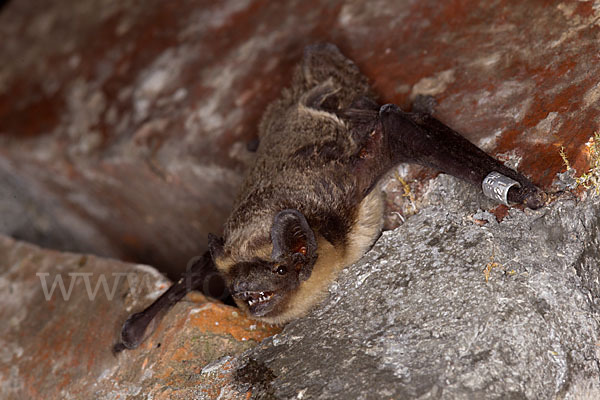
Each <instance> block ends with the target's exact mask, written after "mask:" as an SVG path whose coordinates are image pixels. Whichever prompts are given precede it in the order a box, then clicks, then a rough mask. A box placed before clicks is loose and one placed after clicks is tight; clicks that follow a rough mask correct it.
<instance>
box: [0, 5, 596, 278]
mask: <svg viewBox="0 0 600 400" xmlns="http://www.w3.org/2000/svg"><path fill="white" fill-rule="evenodd" d="M596 19H597V11H596V9H595V8H594V6H593V3H592V2H570V1H567V2H561V3H553V4H548V3H546V2H520V1H517V0H508V1H502V2H498V3H489V2H479V3H473V2H471V1H462V0H461V1H451V2H445V3H439V2H437V1H419V2H410V1H404V2H395V3H393V4H390V3H388V2H375V3H369V4H366V3H364V2H361V1H345V2H343V1H336V2H330V1H312V2H296V1H294V2H284V3H282V2H269V1H261V0H248V1H237V0H235V1H234V0H230V1H226V2H219V3H211V2H205V1H194V2H183V1H180V0H173V1H169V2H161V1H155V0H151V1H146V2H144V5H143V6H140V5H139V4H138V3H136V2H113V3H110V4H107V3H106V4H105V3H102V4H101V3H100V2H97V1H92V0H85V1H77V2H71V3H65V2H63V1H55V0H50V1H45V2H44V5H43V8H42V7H41V6H40V4H38V2H35V1H32V0H22V1H13V2H9V3H8V4H7V5H6V6H5V7H3V9H2V12H1V13H0V34H1V35H2V37H3V38H4V40H3V41H2V44H1V45H0V59H2V60H7V61H8V62H3V63H1V65H0V182H3V184H2V186H3V188H2V190H3V192H5V193H2V194H3V196H0V207H1V208H2V209H3V211H4V210H5V211H6V212H5V215H7V217H5V218H4V220H3V221H0V231H2V232H4V233H6V234H9V235H12V236H14V237H17V238H23V239H26V240H29V241H33V242H36V243H39V244H42V245H44V246H50V247H54V248H57V249H68V250H75V251H83V252H92V253H95V254H100V255H105V256H111V257H115V258H121V259H126V260H135V261H137V262H144V263H150V264H152V265H156V266H158V267H159V268H160V269H161V270H163V271H167V272H169V273H173V274H174V273H175V271H182V270H183V269H184V268H185V263H186V262H187V260H189V259H190V258H191V257H192V256H194V255H198V254H201V252H202V251H203V250H204V249H205V246H206V234H207V232H216V233H218V232H219V231H220V230H221V224H222V222H223V220H224V219H225V217H226V215H227V214H228V212H229V208H230V206H231V201H232V197H233V195H234V193H235V189H236V187H237V185H238V183H239V176H240V171H242V170H243V168H244V165H245V162H246V161H247V160H248V159H250V158H251V155H249V154H248V153H247V152H246V150H245V144H246V142H247V141H248V140H250V139H252V138H254V137H255V136H256V125H257V122H258V121H259V119H260V116H261V114H262V112H263V110H264V108H265V107H266V105H267V104H268V103H269V102H270V101H272V100H273V99H274V98H276V97H277V95H278V93H279V91H280V90H281V89H282V88H283V87H284V86H286V85H287V84H288V82H289V79H290V74H291V69H292V67H293V65H294V64H295V63H296V62H297V61H298V59H299V57H300V54H301V51H302V48H303V47H304V46H305V45H306V44H309V43H312V42H315V41H331V42H334V43H336V44H337V45H338V46H339V47H340V48H341V49H342V51H343V52H344V53H345V54H347V55H348V56H349V57H350V58H352V59H354V60H355V61H356V62H357V64H358V65H359V67H360V68H361V69H362V70H363V71H364V73H365V74H366V75H367V76H368V77H369V78H370V79H371V80H372V82H373V86H374V88H375V89H376V91H377V92H378V93H379V94H380V95H381V101H382V102H395V103H397V104H399V105H401V106H403V107H409V106H410V99H411V97H412V96H413V95H415V94H417V93H427V94H431V95H433V96H434V97H435V98H436V100H437V102H438V103H439V106H438V108H437V116H438V117H439V118H440V119H441V120H442V121H444V122H446V123H447V124H448V125H450V126H452V127H454V128H455V129H456V130H458V131H460V132H462V133H463V134H464V135H465V136H467V137H468V138H469V139H471V140H472V141H474V142H475V143H477V144H479V145H480V146H482V147H483V148H485V149H486V150H487V151H489V152H491V153H493V154H496V155H502V154H503V155H506V156H507V157H508V156H512V158H513V160H516V161H517V162H518V167H519V169H520V170H522V171H524V172H525V173H527V174H528V175H530V176H531V177H532V178H533V180H534V181H535V182H537V183H539V184H541V185H542V186H544V187H545V188H549V186H550V184H551V182H552V180H553V178H554V176H555V175H556V173H557V172H560V171H562V170H563V165H562V160H561V158H560V157H559V154H558V152H559V148H560V146H564V147H565V152H566V155H567V156H568V158H569V160H571V163H572V164H573V166H574V167H575V168H577V170H578V171H579V172H583V170H584V169H585V167H586V164H587V162H588V160H587V159H586V157H585V154H584V153H583V152H582V149H584V146H585V143H586V142H587V141H588V139H589V138H590V137H591V135H592V134H593V132H594V131H595V130H597V129H598V121H599V118H600V109H599V108H598V107H595V105H596V103H597V101H598V99H599V98H600V86H599V85H598V82H597V76H599V74H600V70H599V69H600V63H598V62H597V61H598V60H597V54H598V46H600V45H599V44H598V43H599V42H598V40H597V37H598V30H599V27H598V25H597V24H596V22H595V21H596ZM410 170H413V169H410ZM426 176H430V174H426ZM417 194H418V193H417ZM391 196H392V197H400V195H399V194H394V193H392V194H391ZM398 202H399V201H398V200H391V201H390V202H389V203H390V205H394V203H398ZM396 207H397V210H401V209H402V206H398V205H396Z"/></svg>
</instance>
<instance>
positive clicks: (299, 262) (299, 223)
mask: <svg viewBox="0 0 600 400" xmlns="http://www.w3.org/2000/svg"><path fill="white" fill-rule="evenodd" d="M271 241H272V242H273V252H272V253H271V259H272V260H274V261H276V262H282V263H285V264H288V265H294V266H298V267H299V276H300V279H301V280H306V279H308V277H309V276H310V274H311V272H312V267H313V265H314V263H315V261H316V259H317V242H316V240H315V234H314V232H313V231H312V229H310V226H309V225H308V222H307V221H306V218H305V217H304V215H303V214H302V213H300V212H299V211H297V210H291V209H287V210H283V211H280V212H279V213H278V214H277V215H275V218H274V219H273V226H272V227H271Z"/></svg>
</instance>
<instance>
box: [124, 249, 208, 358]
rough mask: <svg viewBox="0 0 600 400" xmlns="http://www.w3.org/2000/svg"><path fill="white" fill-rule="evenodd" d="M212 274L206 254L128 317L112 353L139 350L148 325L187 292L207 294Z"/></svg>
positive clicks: (149, 330) (148, 333)
mask: <svg viewBox="0 0 600 400" xmlns="http://www.w3.org/2000/svg"><path fill="white" fill-rule="evenodd" d="M213 274H214V275H216V274H218V272H217V269H216V267H215V265H214V263H213V261H212V258H211V256H210V252H208V251H207V252H205V253H204V255H202V257H200V258H199V259H198V260H196V262H195V263H194V264H192V266H191V268H190V269H189V270H188V271H186V272H185V273H183V274H182V277H181V278H180V279H179V280H178V281H177V282H175V283H174V284H173V285H171V287H170V288H169V289H168V290H167V291H166V292H164V293H163V294H162V295H161V296H160V297H159V298H158V299H156V300H155V301H154V303H152V304H151V305H149V306H148V307H147V308H146V309H145V310H143V311H141V312H138V313H135V314H132V315H131V316H130V317H129V318H127V320H126V321H125V323H124V324H123V327H122V329H121V340H120V342H118V343H117V344H115V345H114V347H113V351H114V352H115V353H118V352H120V351H122V350H125V349H135V348H136V347H138V346H139V345H140V344H141V343H142V342H143V341H144V340H145V339H146V338H147V337H148V336H149V335H150V334H151V331H152V329H149V326H150V325H156V323H157V322H158V320H160V318H161V317H162V316H164V314H166V312H167V311H168V310H169V309H170V308H171V307H172V306H173V305H174V304H176V303H177V302H178V301H179V300H181V299H182V298H183V297H184V296H185V295H186V294H187V293H188V292H190V291H192V290H202V291H203V292H204V293H207V291H208V288H207V287H204V286H205V284H206V283H207V282H208V281H209V278H210V277H211V276H212V275H213Z"/></svg>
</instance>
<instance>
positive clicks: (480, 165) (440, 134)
mask: <svg viewBox="0 0 600 400" xmlns="http://www.w3.org/2000/svg"><path fill="white" fill-rule="evenodd" d="M380 117H381V122H382V124H383V130H384V132H385V134H387V135H390V138H389V139H388V140H389V141H390V151H391V152H392V155H391V157H393V158H394V159H393V161H395V162H414V163H417V164H421V165H424V166H427V167H431V168H435V169H438V170H440V171H442V172H444V173H447V174H450V175H453V176H456V177H457V178H460V179H463V180H465V181H467V182H470V183H472V184H474V185H477V186H479V187H481V185H482V183H483V181H484V179H485V178H486V177H487V176H488V175H489V174H490V173H492V172H494V171H495V172H498V173H500V174H501V175H504V176H506V177H508V178H511V179H512V180H514V181H516V182H518V185H515V186H513V187H511V188H510V190H509V191H508V193H507V197H508V199H507V200H508V201H510V202H512V203H524V204H525V205H527V206H528V207H530V208H539V207H541V206H542V205H543V203H544V195H543V192H542V191H541V190H539V189H538V188H536V187H535V185H534V184H533V183H532V182H531V181H530V180H529V179H528V178H527V177H525V176H524V175H523V174H521V173H519V172H517V171H515V170H512V169H510V168H508V167H507V166H505V165H504V164H502V163H501V162H499V161H498V160H496V159H494V158H493V157H491V156H489V155H488V154H486V153H485V152H484V151H483V150H481V149H479V148H478V147H477V146H475V145H474V144H472V143H471V142H469V141H468V140H467V139H465V138H464V137H463V136H461V135H460V134H459V133H457V132H456V131H454V130H453V129H451V128H449V127H448V126H446V125H444V124H443V123H441V122H440V121H438V120H437V119H435V118H433V117H431V116H430V115H427V114H411V113H405V112H403V111H401V110H400V109H399V108H398V107H396V106H394V105H385V106H383V107H382V108H381V111H380Z"/></svg>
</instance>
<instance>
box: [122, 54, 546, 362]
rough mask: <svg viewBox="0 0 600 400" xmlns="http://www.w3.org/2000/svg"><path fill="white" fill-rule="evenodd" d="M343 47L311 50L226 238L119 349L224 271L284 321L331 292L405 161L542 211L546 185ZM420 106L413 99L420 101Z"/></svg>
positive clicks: (239, 293)
mask: <svg viewBox="0 0 600 400" xmlns="http://www.w3.org/2000/svg"><path fill="white" fill-rule="evenodd" d="M374 98H375V96H374V94H373V93H372V91H371V89H370V87H369V84H368V82H367V79H366V78H365V77H364V76H363V75H362V74H361V73H360V71H359V70H358V68H357V67H356V65H355V64H354V63H353V62H352V61H350V60H348V59H347V58H346V57H344V56H343V55H342V53H341V52H340V51H339V50H338V48H337V47H336V46H335V45H332V44H315V45H311V46H308V47H307V48H306V49H305V51H304V56H303V59H302V62H301V63H300V64H299V66H298V67H297V68H296V70H295V73H294V77H293V80H292V85H291V87H290V88H287V89H285V90H284V91H283V92H282V95H281V97H280V98H279V99H278V100H277V101H275V102H274V103H272V104H271V105H270V106H269V107H268V108H267V110H266V111H265V114H264V116H263V119H262V121H261V123H260V126H259V142H258V148H257V150H256V158H255V163H254V165H253V167H252V168H250V169H249V171H248V172H247V175H246V177H245V180H244V183H243V185H242V187H241V189H240V191H239V194H238V196H237V199H236V201H235V203H234V208H233V210H232V212H231V215H230V216H229V218H228V219H227V221H226V223H225V226H224V231H223V236H222V237H217V236H214V235H209V239H208V247H209V251H208V252H207V253H205V254H204V255H203V256H202V257H200V258H199V259H198V261H197V262H196V263H195V264H194V265H193V266H192V268H191V270H190V271H189V272H187V273H186V274H185V275H184V277H182V278H181V279H180V280H179V281H177V282H176V283H175V284H173V285H172V286H171V287H170V288H169V289H168V290H167V291H166V292H165V293H164V294H163V295H162V296H161V297H159V298H158V299H157V300H156V301H155V302H154V303H153V304H152V305H150V306H149V307H148V308H147V309H145V310H144V311H142V312H140V313H136V314H133V315H132V316H131V317H129V319H128V320H127V321H126V322H125V324H124V326H123V329H122V332H121V341H120V342H119V343H118V344H117V345H115V348H114V349H115V351H120V350H123V349H132V348H135V347H137V346H138V345H139V344H140V343H141V342H142V341H143V340H144V338H145V336H146V335H147V333H146V331H147V330H148V325H149V324H150V323H151V322H153V321H155V319H156V318H157V315H159V314H160V313H161V312H164V311H166V310H167V309H168V308H169V307H171V306H172V305H173V304H175V303H176V302H177V301H179V300H180V299H181V298H182V297H183V296H184V295H185V294H186V293H187V292H188V291H190V290H194V289H198V288H200V287H201V286H202V285H203V282H204V281H205V280H206V278H207V276H209V275H219V276H221V277H222V278H223V279H224V281H225V284H226V285H227V288H228V289H229V291H230V293H231V295H232V297H233V299H234V301H235V303H236V305H237V306H238V307H239V308H240V309H241V310H242V311H243V312H245V313H246V314H248V315H249V316H251V317H253V318H255V319H258V320H261V321H264V322H268V323H275V324H282V323H286V322H288V321H290V320H292V319H294V318H298V317H301V316H303V315H305V314H306V313H307V312H308V311H309V310H310V309H311V308H313V307H314V306H315V305H317V304H318V303H319V302H321V301H322V300H323V298H324V297H325V294H326V292H327V288H328V286H329V285H330V283H331V282H332V281H333V280H335V279H336V277H337V275H338V273H339V272H340V270H342V269H343V268H344V267H346V266H348V265H350V264H352V263H354V262H356V261H357V260H358V259H359V258H360V257H362V255H363V254H364V253H365V252H366V251H367V250H368V249H369V248H370V247H371V246H372V244H373V243H374V241H375V240H376V239H377V238H378V236H379V235H380V233H381V229H382V220H383V213H384V206H383V202H382V196H381V191H380V189H379V187H378V182H379V180H380V179H381V177H382V176H383V175H384V174H385V173H386V172H387V171H389V170H390V169H391V168H393V167H394V166H396V165H397V164H399V163H415V164H420V165H423V166H426V167H430V168H434V169H437V170H439V171H442V172H444V173H447V174H450V175H453V176H456V177H458V178H460V179H463V180H465V181H467V182H470V183H472V184H474V185H476V186H478V187H480V188H482V190H483V192H484V194H486V195H487V196H489V197H491V198H494V199H496V200H498V201H500V202H503V203H505V204H510V203H513V204H514V203H516V204H523V205H525V206H527V207H529V208H532V209H536V208H539V207H541V206H543V205H544V203H545V201H546V194H545V193H544V192H543V191H542V190H540V189H538V188H537V187H536V186H535V185H534V184H533V183H532V182H531V181H530V180H529V179H527V178H526V177H525V176H524V175H522V174H521V173H519V172H517V171H514V170H512V169H510V168H508V167H506V166H505V165H503V164H502V163H500V162H499V161H497V160H495V159H494V158H492V157H490V156H489V155H487V154H486V153H485V152H484V151H482V150H481V149H479V148H478V147H477V146H475V145H474V144H472V143H471V142H469V141H468V140H467V139H465V138H464V137H463V136H461V135H460V134H459V133H457V132H456V131H454V130H452V129H451V128H449V127H448V126H446V125H444V124H443V123H442V122H440V121H438V120H437V119H435V118H434V117H432V116H431V113H429V112H427V110H426V109H424V108H426V107H418V108H419V109H417V110H413V112H405V111H403V110H401V109H400V108H399V107H398V106H396V105H393V104H385V105H383V106H380V105H379V104H378V103H377V102H376V101H375V100H374ZM413 108H414V107H413Z"/></svg>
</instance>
